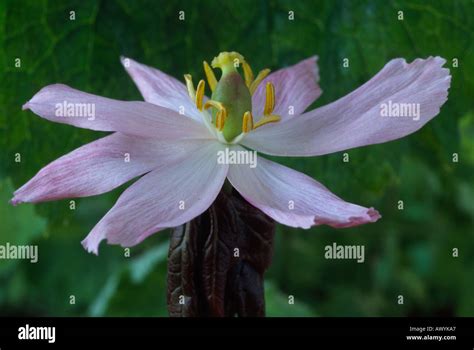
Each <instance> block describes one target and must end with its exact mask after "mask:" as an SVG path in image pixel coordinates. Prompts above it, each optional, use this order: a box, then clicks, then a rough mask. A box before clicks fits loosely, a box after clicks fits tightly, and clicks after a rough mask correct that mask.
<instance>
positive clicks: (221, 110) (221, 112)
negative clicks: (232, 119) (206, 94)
mask: <svg viewBox="0 0 474 350" xmlns="http://www.w3.org/2000/svg"><path fill="white" fill-rule="evenodd" d="M211 107H214V108H215V109H217V113H216V129H217V130H219V131H222V129H224V123H225V120H226V119H227V109H226V108H225V107H224V105H223V104H222V103H220V102H218V101H214V100H209V101H207V102H206V103H205V104H204V109H208V108H211Z"/></svg>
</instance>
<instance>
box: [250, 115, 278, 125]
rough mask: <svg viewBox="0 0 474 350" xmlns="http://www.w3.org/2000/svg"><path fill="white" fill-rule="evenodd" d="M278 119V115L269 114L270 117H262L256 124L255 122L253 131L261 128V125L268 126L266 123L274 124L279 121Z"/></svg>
mask: <svg viewBox="0 0 474 350" xmlns="http://www.w3.org/2000/svg"><path fill="white" fill-rule="evenodd" d="M280 119H281V118H280V117H279V116H278V115H274V114H270V115H264V116H263V117H262V118H261V119H260V120H259V121H258V122H256V123H255V124H254V126H253V128H254V129H257V128H259V127H261V126H262V125H265V124H268V123H276V122H279V121H280Z"/></svg>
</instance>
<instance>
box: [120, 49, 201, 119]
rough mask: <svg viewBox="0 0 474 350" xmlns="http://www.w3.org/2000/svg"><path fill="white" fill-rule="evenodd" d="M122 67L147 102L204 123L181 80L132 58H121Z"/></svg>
mask: <svg viewBox="0 0 474 350" xmlns="http://www.w3.org/2000/svg"><path fill="white" fill-rule="evenodd" d="M120 61H121V62H122V65H123V66H124V67H125V70H126V71H127V73H128V74H129V75H130V77H131V78H132V80H133V81H134V82H135V84H136V85H137V87H138V90H140V93H141V94H142V96H143V98H144V100H145V101H147V102H150V103H153V104H156V105H158V106H162V107H165V108H169V109H172V110H173V111H176V112H178V113H179V112H180V110H181V111H182V113H183V112H184V114H185V115H186V116H189V117H191V118H193V119H195V120H197V121H199V122H201V121H202V117H201V115H200V113H201V112H199V110H198V109H197V107H196V104H195V103H194V101H192V100H191V98H190V97H189V95H188V89H187V88H186V85H184V84H183V83H182V82H180V81H179V80H177V79H175V78H173V77H172V76H170V75H168V74H166V73H163V72H162V71H160V70H158V69H155V68H152V67H149V66H146V65H144V64H141V63H138V62H136V61H134V60H132V59H131V58H127V57H120Z"/></svg>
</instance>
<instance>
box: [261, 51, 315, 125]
mask: <svg viewBox="0 0 474 350" xmlns="http://www.w3.org/2000/svg"><path fill="white" fill-rule="evenodd" d="M317 60H318V57H317V56H313V57H310V58H308V59H305V60H303V61H301V62H299V63H298V64H295V65H293V66H291V67H288V68H283V69H280V70H278V71H276V72H274V73H271V74H269V75H268V77H266V78H265V79H264V80H263V81H262V82H261V83H260V85H259V87H258V88H257V90H256V91H255V93H254V94H253V96H252V109H253V111H252V113H253V115H254V116H255V117H257V118H258V117H260V116H261V115H263V107H264V106H265V90H266V83H267V82H271V83H273V85H274V86H275V108H274V110H273V114H277V115H279V116H281V117H282V119H289V118H292V117H295V116H299V115H300V114H301V113H303V112H304V111H305V110H306V108H308V107H309V106H310V105H311V103H313V102H314V101H315V100H316V99H317V98H318V97H319V96H320V95H321V93H322V91H321V88H320V87H319V85H318V82H319V70H318V65H317ZM290 113H292V114H290Z"/></svg>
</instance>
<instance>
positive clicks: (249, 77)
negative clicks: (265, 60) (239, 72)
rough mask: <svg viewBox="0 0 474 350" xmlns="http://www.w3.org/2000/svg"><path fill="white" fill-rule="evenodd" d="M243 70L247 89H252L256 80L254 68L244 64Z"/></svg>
mask: <svg viewBox="0 0 474 350" xmlns="http://www.w3.org/2000/svg"><path fill="white" fill-rule="evenodd" d="M242 68H243V69H244V78H245V85H247V87H248V88H250V85H252V82H253V78H254V77H253V72H252V68H251V67H250V65H249V64H248V63H247V62H244V63H243V64H242Z"/></svg>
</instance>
